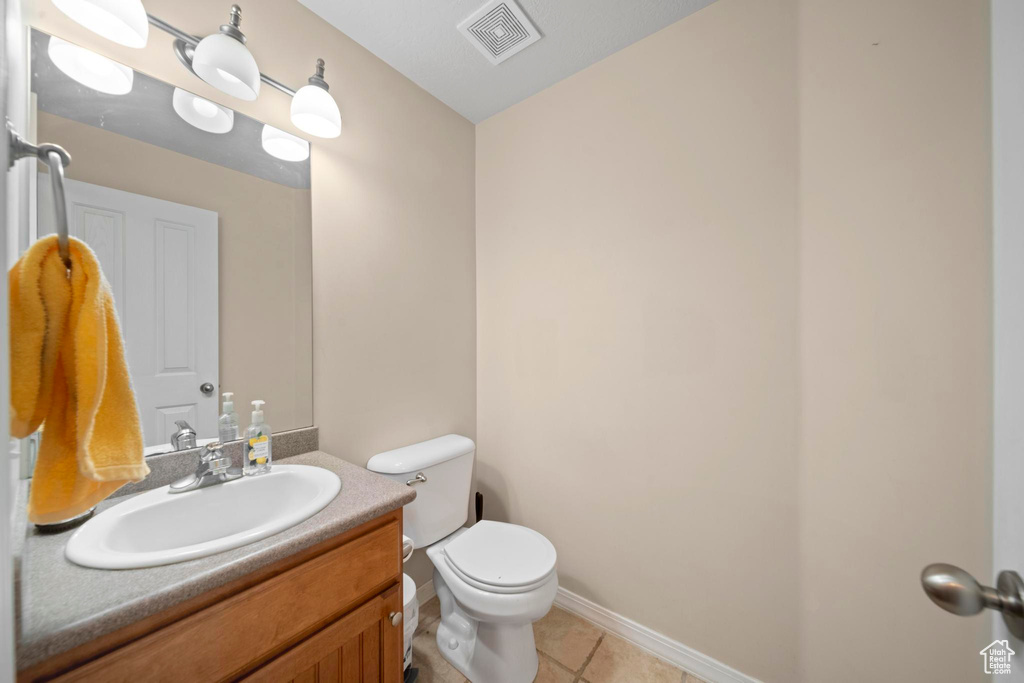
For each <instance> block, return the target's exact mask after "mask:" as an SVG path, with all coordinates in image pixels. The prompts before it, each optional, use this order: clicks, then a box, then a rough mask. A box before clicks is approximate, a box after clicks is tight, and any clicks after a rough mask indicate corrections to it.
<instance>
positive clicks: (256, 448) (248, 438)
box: [242, 400, 273, 476]
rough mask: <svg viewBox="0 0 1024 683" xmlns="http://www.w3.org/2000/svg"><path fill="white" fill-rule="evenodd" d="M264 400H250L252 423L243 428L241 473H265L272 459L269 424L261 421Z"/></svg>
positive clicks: (268, 469)
mask: <svg viewBox="0 0 1024 683" xmlns="http://www.w3.org/2000/svg"><path fill="white" fill-rule="evenodd" d="M263 404H264V401H260V400H256V401H253V402H252V424H250V425H249V426H248V428H246V430H245V441H244V442H243V444H242V445H243V447H244V455H243V458H242V473H243V474H247V475H250V476H251V475H254V474H266V473H267V472H269V471H270V464H271V460H272V459H273V453H272V444H271V434H270V425H268V424H267V423H266V422H264V421H263Z"/></svg>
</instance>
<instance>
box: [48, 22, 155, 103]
mask: <svg viewBox="0 0 1024 683" xmlns="http://www.w3.org/2000/svg"><path fill="white" fill-rule="evenodd" d="M46 54H47V55H49V57H50V61H51V62H53V64H54V66H56V67H57V68H58V69H60V70H61V71H62V72H64V74H65V75H66V76H68V77H69V78H72V79H74V80H76V81H78V82H79V83H81V84H82V85H84V86H86V87H87V88H92V89H93V90H98V91H99V92H102V93H107V94H108V95H127V94H128V93H130V92H131V91H132V84H133V83H134V82H135V72H134V71H132V70H131V69H130V68H129V67H127V66H125V65H124V64H118V63H117V62H115V61H114V60H112V59H107V58H106V57H104V56H103V55H98V54H96V53H95V52H93V51H92V50H86V49H85V48H84V47H81V46H80V45H75V44H73V43H69V42H68V41H66V40H62V39H61V38H57V37H56V36H50V43H49V45H47V46H46Z"/></svg>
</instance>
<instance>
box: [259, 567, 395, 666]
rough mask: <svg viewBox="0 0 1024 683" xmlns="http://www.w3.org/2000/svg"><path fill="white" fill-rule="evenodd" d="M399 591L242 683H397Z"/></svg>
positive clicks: (327, 629)
mask: <svg viewBox="0 0 1024 683" xmlns="http://www.w3.org/2000/svg"><path fill="white" fill-rule="evenodd" d="M401 611H402V592H401V585H399V586H395V587H394V588H391V589H390V590H388V591H386V592H385V593H382V594H381V595H379V596H377V597H376V598H374V599H373V600H370V601H369V602H367V603H366V604H364V605H363V606H362V607H360V608H358V609H356V610H355V611H353V612H350V613H349V614H348V615H346V616H344V617H342V618H341V619H339V620H338V621H336V622H334V623H333V624H331V625H330V626H327V627H325V628H324V629H323V630H321V631H319V632H317V633H315V634H314V635H312V636H310V637H309V638H307V639H306V640H304V641H302V642H301V643H299V644H298V645H296V646H295V647H293V648H292V649H291V650H289V651H288V652H285V653H284V654H283V655H281V656H280V657H278V658H277V659H275V660H273V661H272V662H270V663H269V664H267V665H265V666H264V667H262V668H261V669H258V670H257V671H256V672H254V673H253V674H252V675H251V676H249V677H248V678H246V679H245V681H246V683H257V682H258V683H287V682H289V681H294V682H295V683H355V682H356V681H358V682H359V683H364V682H365V683H371V682H376V681H383V682H384V683H399V681H401V680H402V637H403V636H402V634H403V628H402V624H401V622H399V623H398V624H397V625H395V626H392V624H391V618H390V615H391V614H393V613H395V612H401Z"/></svg>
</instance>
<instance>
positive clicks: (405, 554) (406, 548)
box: [402, 535, 416, 562]
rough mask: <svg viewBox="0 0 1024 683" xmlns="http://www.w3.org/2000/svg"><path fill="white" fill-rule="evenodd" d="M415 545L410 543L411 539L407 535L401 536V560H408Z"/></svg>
mask: <svg viewBox="0 0 1024 683" xmlns="http://www.w3.org/2000/svg"><path fill="white" fill-rule="evenodd" d="M415 549H416V547H415V546H414V545H413V544H412V539H411V538H409V537H408V536H404V535H403V536H402V562H408V561H409V558H410V557H412V551H413V550H415Z"/></svg>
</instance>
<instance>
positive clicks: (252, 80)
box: [192, 5, 260, 100]
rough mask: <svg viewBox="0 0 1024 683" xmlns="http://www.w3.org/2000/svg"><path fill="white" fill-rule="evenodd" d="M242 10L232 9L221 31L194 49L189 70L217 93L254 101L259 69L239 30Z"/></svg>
mask: <svg viewBox="0 0 1024 683" xmlns="http://www.w3.org/2000/svg"><path fill="white" fill-rule="evenodd" d="M241 23H242V9H241V8H240V7H239V6H238V5H232V6H231V18H230V19H229V20H228V23H226V24H222V25H221V27H220V31H219V32H218V33H214V34H213V35H209V36H206V37H205V38H203V39H202V40H201V41H199V44H198V45H196V48H195V53H194V54H193V55H192V70H193V71H195V73H196V75H197V76H199V77H200V78H201V79H203V80H204V81H206V82H207V83H209V84H210V85H212V86H213V87H215V88H217V89H218V90H220V91H222V92H225V93H227V94H228V95H233V96H234V97H238V98H240V99H243V100H255V99H256V98H257V97H258V96H259V94H260V69H259V67H258V66H256V60H255V59H254V58H253V56H252V53H251V52H249V48H247V47H246V46H245V34H244V33H242V31H241V29H239V26H240V25H241Z"/></svg>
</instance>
